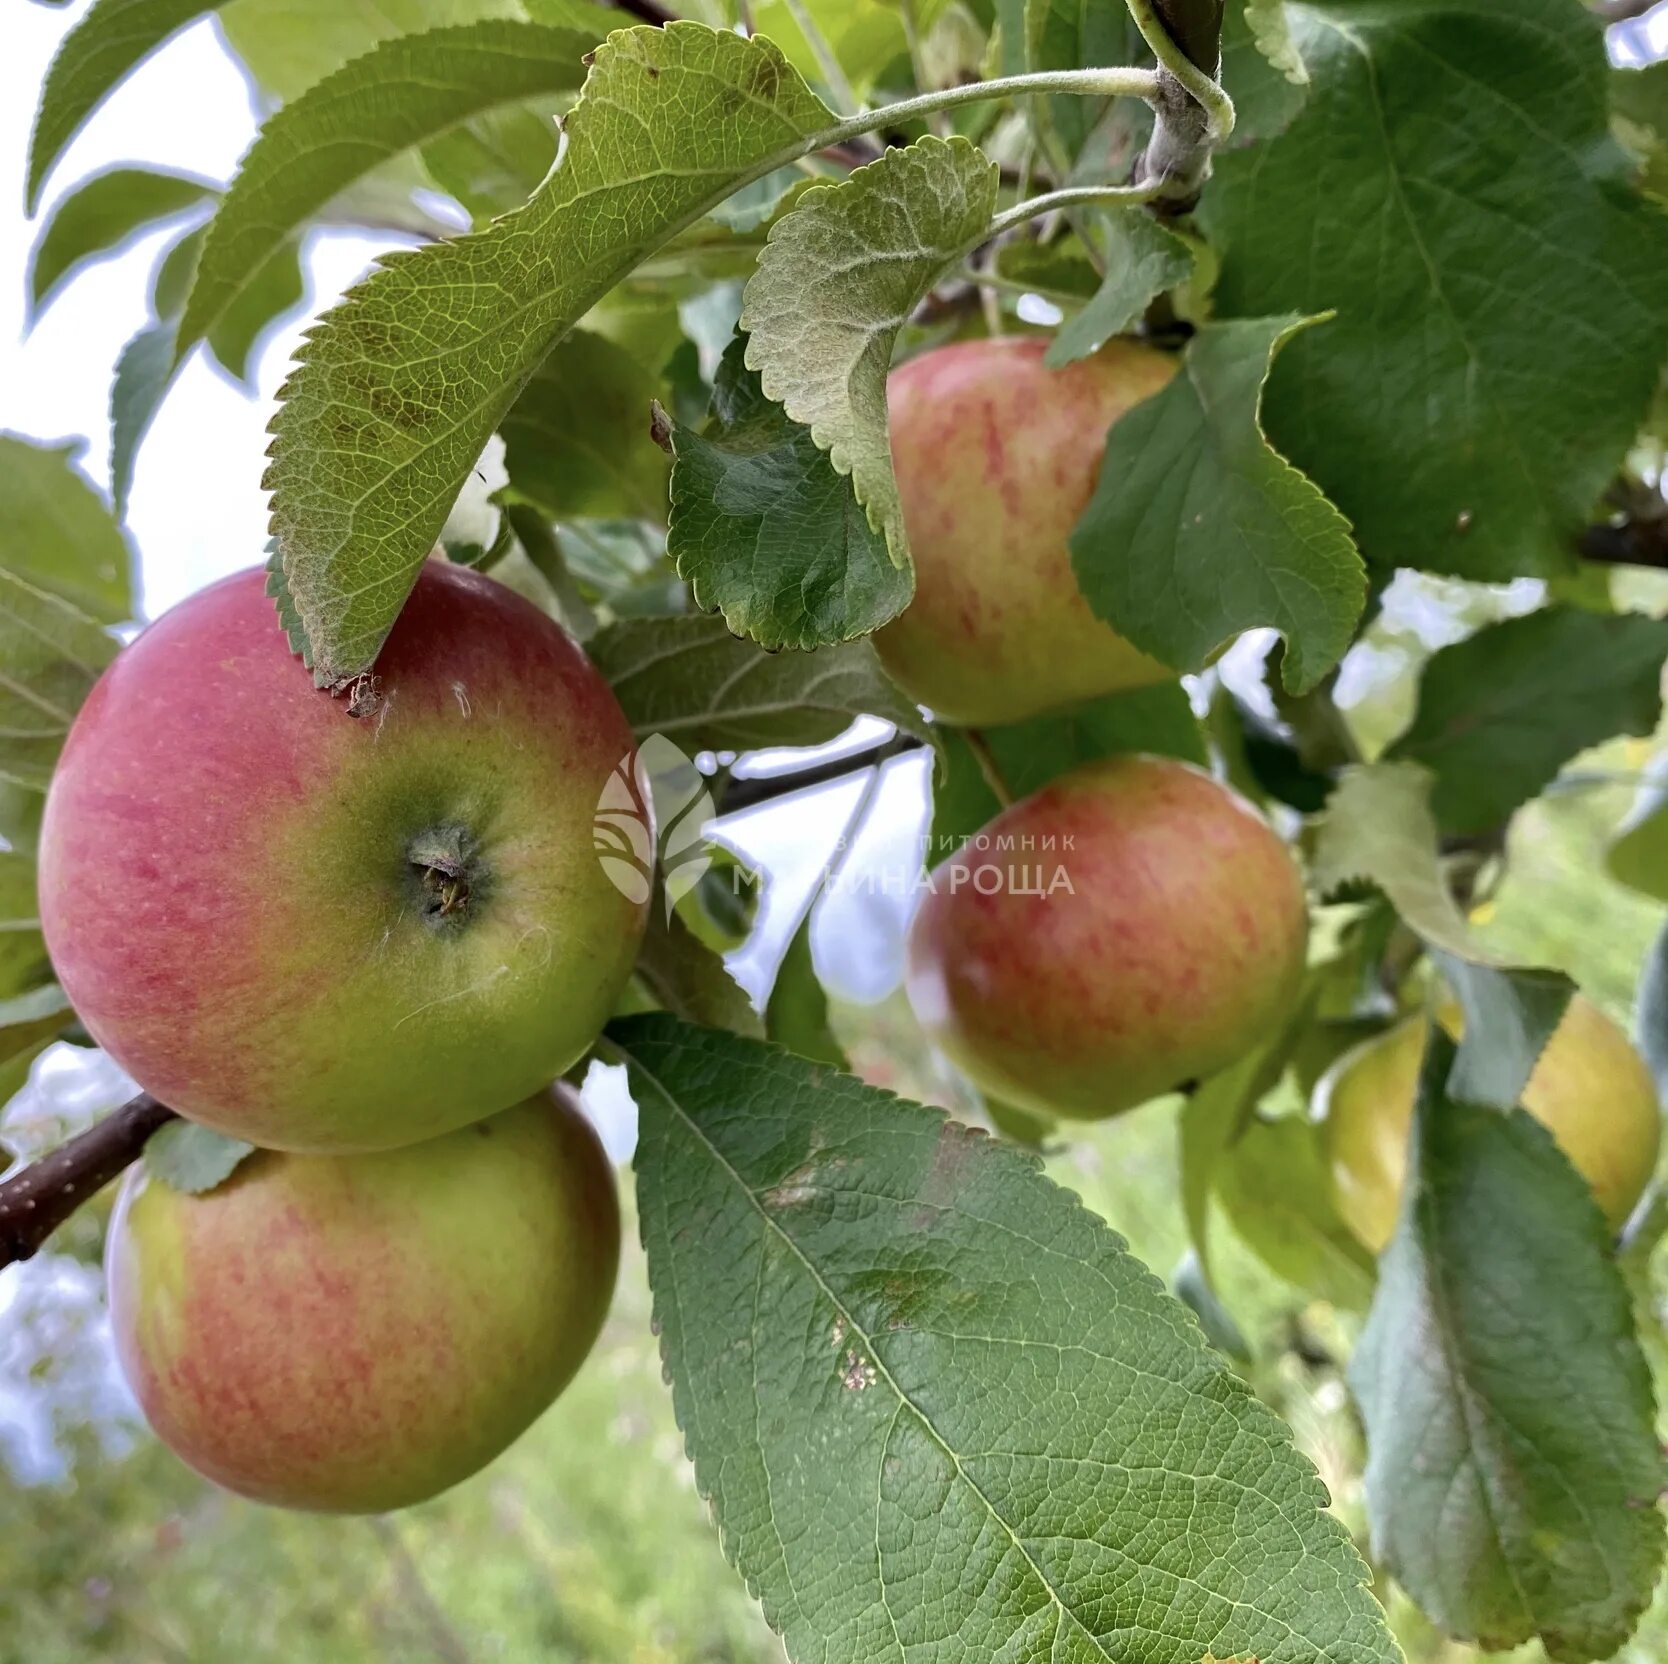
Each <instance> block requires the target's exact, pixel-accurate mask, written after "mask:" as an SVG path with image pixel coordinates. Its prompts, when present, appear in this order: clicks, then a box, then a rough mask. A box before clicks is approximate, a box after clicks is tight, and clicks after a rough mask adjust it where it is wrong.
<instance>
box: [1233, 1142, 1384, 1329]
mask: <svg viewBox="0 0 1668 1664" xmlns="http://www.w3.org/2000/svg"><path fill="white" fill-rule="evenodd" d="M1216 1198H1217V1200H1218V1201H1219V1202H1220V1203H1221V1204H1222V1212H1223V1214H1224V1215H1225V1216H1226V1218H1227V1221H1228V1223H1229V1225H1230V1226H1231V1227H1232V1228H1233V1231H1234V1234H1235V1235H1236V1236H1237V1237H1239V1239H1240V1240H1241V1241H1242V1242H1243V1243H1245V1245H1246V1246H1247V1247H1248V1248H1249V1249H1250V1250H1251V1251H1252V1253H1254V1254H1255V1255H1256V1256H1257V1257H1258V1259H1260V1260H1261V1261H1262V1262H1263V1264H1264V1265H1266V1266H1267V1267H1268V1268H1269V1270H1271V1271H1273V1272H1274V1273H1275V1274H1276V1275H1277V1276H1280V1277H1283V1278H1285V1280H1286V1281H1287V1282H1288V1283H1291V1284H1292V1285H1293V1286H1294V1287H1296V1288H1300V1289H1302V1290H1303V1291H1304V1292H1305V1293H1307V1294H1312V1295H1314V1296H1316V1297H1317V1298H1318V1299H1321V1300H1327V1301H1330V1302H1331V1303H1332V1304H1333V1305H1335V1306H1338V1307H1341V1308H1342V1309H1343V1310H1345V1311H1365V1310H1366V1309H1367V1305H1368V1302H1369V1301H1371V1299H1372V1297H1373V1257H1372V1255H1371V1254H1369V1253H1368V1252H1367V1250H1366V1249H1365V1248H1363V1247H1362V1246H1361V1244H1360V1243H1359V1242H1358V1241H1357V1240H1356V1238H1355V1235H1354V1233H1353V1232H1352V1231H1351V1230H1350V1228H1349V1227H1348V1226H1347V1225H1346V1224H1345V1223H1344V1222H1343V1220H1342V1219H1341V1218H1340V1217H1339V1216H1338V1211H1337V1209H1336V1208H1335V1207H1334V1206H1333V1203H1332V1176H1331V1174H1330V1173H1329V1172H1328V1171H1327V1166H1326V1160H1325V1157H1324V1155H1323V1154H1322V1151H1321V1145H1320V1133H1319V1129H1318V1127H1317V1126H1316V1125H1315V1123H1314V1122H1312V1121H1310V1120H1309V1119H1308V1118H1307V1117H1306V1116H1301V1115H1288V1116H1283V1117H1281V1118H1280V1119H1279V1120H1276V1121H1269V1120H1264V1119H1263V1118H1261V1117H1260V1116H1253V1117H1252V1118H1251V1119H1250V1121H1249V1122H1247V1124H1246V1125H1245V1127H1244V1128H1243V1130H1242V1131H1241V1133H1240V1136H1239V1137H1238V1138H1237V1139H1236V1140H1235V1142H1234V1143H1233V1144H1231V1145H1230V1146H1229V1147H1228V1148H1227V1150H1225V1151H1224V1152H1223V1156H1222V1160H1221V1161H1220V1163H1219V1164H1218V1166H1217V1169H1216Z"/></svg>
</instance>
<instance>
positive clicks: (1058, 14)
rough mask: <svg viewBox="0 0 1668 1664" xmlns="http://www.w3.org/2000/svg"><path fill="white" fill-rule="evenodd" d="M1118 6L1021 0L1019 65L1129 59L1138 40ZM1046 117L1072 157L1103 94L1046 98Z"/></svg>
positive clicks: (1095, 64)
mask: <svg viewBox="0 0 1668 1664" xmlns="http://www.w3.org/2000/svg"><path fill="white" fill-rule="evenodd" d="M1132 33H1133V31H1132V29H1131V26H1130V20H1129V16H1128V13H1127V12H1126V11H1125V9H1124V7H1123V6H1122V5H1116V4H1108V3H1107V0H1025V67H1026V68H1027V69H1032V70H1059V69H1100V68H1104V67H1105V66H1107V65H1109V64H1127V63H1133V62H1134V61H1135V60H1134V58H1133V57H1132V56H1131V53H1132V51H1136V50H1139V49H1140V47H1139V39H1138V38H1137V39H1136V40H1135V41H1134V42H1132V41H1131V35H1132ZM1046 108H1047V111H1048V122H1049V125H1050V126H1051V127H1052V128H1053V130H1054V132H1055V133H1057V134H1058V135H1059V139H1060V144H1061V146H1062V147H1063V148H1064V151H1065V159H1066V160H1067V161H1070V160H1072V159H1073V158H1075V157H1076V155H1077V153H1078V152H1079V151H1080V150H1081V149H1082V148H1083V143H1084V141H1085V140H1086V139H1087V138H1088V136H1089V134H1090V133H1091V132H1092V131H1093V130H1094V127H1095V124H1096V123H1097V122H1098V121H1099V120H1100V119H1101V117H1102V116H1103V115H1104V114H1105V113H1106V101H1105V100H1104V99H1090V98H1051V99H1049V100H1048V101H1047V106H1046Z"/></svg>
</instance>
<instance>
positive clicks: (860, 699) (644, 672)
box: [586, 617, 926, 752]
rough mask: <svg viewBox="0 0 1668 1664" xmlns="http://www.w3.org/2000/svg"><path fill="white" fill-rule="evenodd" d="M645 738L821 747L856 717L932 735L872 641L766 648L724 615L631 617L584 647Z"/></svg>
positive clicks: (718, 746) (696, 747)
mask: <svg viewBox="0 0 1668 1664" xmlns="http://www.w3.org/2000/svg"><path fill="white" fill-rule="evenodd" d="M586 651H587V652H589V654H590V655H591V658H592V660H593V661H594V662H595V664H596V666H597V668H598V669H599V670H600V671H601V672H602V674H603V675H604V676H605V677H607V679H608V681H609V683H610V684H611V685H612V687H613V689H614V693H615V696H616V697H617V698H618V699H619V701H620V704H621V706H622V707H623V708H624V710H625V713H626V716H627V717H628V718H629V719H630V721H631V725H632V727H633V728H634V729H635V730H636V732H637V733H638V735H639V736H641V737H647V736H648V735H650V734H660V735H662V736H664V737H665V738H666V739H668V740H671V741H672V742H673V743H675V744H676V745H679V746H681V747H682V748H683V749H684V750H685V751H687V752H697V751H754V750H759V749H761V748H764V747H768V746H777V745H788V746H807V745H821V744H823V743H825V742H826V741H828V740H831V739H833V738H834V737H835V736H836V735H838V734H841V733H843V732H844V731H845V730H846V729H847V728H848V727H850V726H851V724H852V722H854V721H855V720H856V719H857V718H858V717H859V716H877V717H881V718H883V719H884V720H885V721H887V722H891V723H895V724H896V725H897V726H898V727H900V728H905V729H908V730H909V731H911V732H913V733H917V734H922V735H923V736H924V735H925V732H926V723H925V720H924V719H923V718H922V716H921V714H920V712H919V711H917V710H916V709H915V707H914V706H913V705H910V704H908V703H907V701H905V700H904V699H903V697H902V696H901V695H900V694H899V693H898V691H897V689H896V688H894V687H893V686H892V684H891V683H890V682H889V681H888V680H887V679H886V676H885V673H884V672H883V671H882V670H881V668H880V661H879V660H878V659H876V657H875V654H874V649H873V648H872V647H870V645H869V644H868V643H867V642H866V641H854V642H850V643H848V644H846V645H844V646H840V647H824V648H822V649H821V650H820V651H818V652H815V653H792V652H784V653H767V652H765V651H764V650H763V649H762V648H760V647H758V646H756V645H755V644H754V643H753V642H750V641H740V640H738V639H737V638H736V637H735V636H732V635H731V634H730V632H729V631H728V630H727V629H725V627H724V621H723V620H722V619H721V618H697V617H683V618H633V619H624V620H622V621H621V622H619V623H617V624H611V625H609V626H608V628H607V629H605V630H602V631H600V632H599V633H598V634H597V635H596V636H594V637H593V638H592V639H591V641H590V642H589V643H588V644H587V648H586Z"/></svg>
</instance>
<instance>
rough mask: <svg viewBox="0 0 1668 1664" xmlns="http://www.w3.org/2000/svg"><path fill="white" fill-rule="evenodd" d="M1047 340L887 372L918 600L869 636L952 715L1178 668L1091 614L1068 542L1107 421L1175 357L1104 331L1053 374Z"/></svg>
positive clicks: (885, 660)
mask: <svg viewBox="0 0 1668 1664" xmlns="http://www.w3.org/2000/svg"><path fill="white" fill-rule="evenodd" d="M1047 346H1048V343H1047V342H1046V341H1043V340H1040V339H1036V338H1032V337H1006V338H1004V339H1001V340H986V341H967V342H960V343H957V344H955V345H953V346H947V347H939V348H936V349H935V350H933V351H931V352H925V353H922V354H921V355H920V357H918V358H912V359H910V360H909V362H908V363H906V364H904V365H902V366H901V367H900V368H899V369H897V370H895V371H894V372H893V373H892V375H891V377H890V379H889V380H888V382H887V389H886V399H887V406H888V410H889V413H890V418H889V419H890V425H891V434H892V466H893V470H894V472H895V473H896V475H897V481H898V491H899V494H900V497H901V499H902V502H903V511H904V524H905V525H906V526H907V528H908V531H909V543H910V548H911V550H912V552H913V554H914V559H915V598H914V600H913V601H912V602H911V603H910V605H909V606H908V608H907V609H906V610H905V611H904V612H903V614H902V615H901V616H900V617H899V618H897V619H895V620H894V621H893V622H892V623H890V624H888V625H887V626H886V627H885V628H884V629H883V630H881V631H880V632H879V633H878V634H877V635H876V636H875V638H874V641H875V647H876V650H877V651H878V652H879V654H880V659H881V663H882V664H883V665H885V667H886V670H887V672H888V674H889V675H890V676H891V677H892V679H893V680H894V681H895V682H896V683H897V684H898V686H899V687H900V688H902V689H903V690H904V692H906V693H907V694H908V695H909V696H910V698H911V699H914V700H915V701H917V702H918V703H919V704H922V705H926V706H928V707H929V708H930V709H931V710H932V711H933V712H934V713H935V714H936V715H938V716H940V717H943V718H944V719H945V720H946V721H948V722H956V723H963V724H969V725H973V726H977V725H980V724H999V723H1006V722H1018V721H1020V720H1022V719H1023V718H1025V717H1029V716H1035V715H1037V714H1038V713H1039V712H1042V711H1049V710H1055V709H1058V708H1059V707H1061V706H1065V705H1075V704H1081V703H1082V702H1083V701H1084V700H1086V699H1093V698H1098V697H1099V696H1100V695H1102V694H1107V693H1116V692H1118V691H1119V690H1120V689H1123V688H1133V687H1145V686H1148V685H1150V684H1151V683H1154V682H1163V681H1168V680H1171V679H1172V678H1173V677H1174V676H1175V674H1176V673H1175V672H1174V671H1173V670H1171V669H1169V668H1168V667H1167V666H1165V665H1161V664H1159V663H1158V662H1157V661H1156V660H1153V659H1149V658H1148V657H1146V655H1145V654H1143V653H1140V652H1138V651H1137V650H1136V649H1135V648H1133V647H1132V646H1130V644H1129V643H1128V642H1127V641H1125V640H1124V639H1123V637H1122V636H1120V635H1118V634H1117V633H1116V632H1115V631H1114V630H1113V629H1112V627H1111V626H1110V625H1108V624H1104V623H1102V622H1101V620H1100V619H1098V618H1096V617H1095V615H1094V614H1093V613H1092V612H1091V611H1090V610H1089V603H1088V602H1087V601H1085V600H1084V599H1083V595H1082V592H1081V591H1080V590H1079V589H1078V587H1077V579H1076V577H1075V575H1074V574H1073V572H1072V569H1071V552H1070V550H1069V549H1068V548H1067V544H1066V540H1067V538H1068V537H1069V536H1070V535H1071V532H1072V528H1073V527H1074V526H1075V525H1076V524H1077V521H1078V518H1079V516H1080V515H1081V514H1082V513H1083V510H1084V509H1085V508H1086V507H1087V506H1088V502H1089V498H1090V496H1091V495H1092V494H1093V492H1094V487H1095V479H1096V477H1097V475H1098V474H1099V472H1100V464H1101V458H1102V456H1103V454H1104V452H1105V449H1106V430H1107V429H1108V428H1109V427H1110V426H1111V425H1112V423H1113V422H1114V421H1115V420H1116V419H1117V418H1118V417H1119V416H1121V415H1123V413H1124V412H1125V411H1126V410H1128V409H1129V408H1130V407H1131V406H1132V405H1136V404H1139V403H1140V402H1141V401H1142V400H1143V399H1146V398H1149V397H1151V396H1152V395H1153V394H1154V393H1157V392H1158V391H1159V390H1160V389H1161V388H1162V387H1163V386H1164V385H1165V383H1166V382H1168V381H1169V379H1170V377H1171V376H1172V375H1173V374H1174V373H1175V365H1176V361H1175V359H1174V358H1173V357H1172V356H1170V355H1169V354H1167V353H1162V352H1158V351H1156V350H1155V349H1154V348H1152V347H1147V346H1142V345H1140V344H1139V343H1137V342H1132V341H1113V342H1110V343H1109V344H1108V345H1107V346H1105V347H1104V348H1102V349H1101V351H1100V352H1098V353H1097V354H1096V355H1095V356H1094V357H1093V358H1090V359H1085V360H1082V361H1080V362H1078V363H1076V364H1071V365H1068V366H1067V367H1066V368H1064V369H1060V370H1050V369H1047V368H1045V367H1044V365H1043V361H1042V358H1043V353H1044V352H1045V351H1046V350H1047Z"/></svg>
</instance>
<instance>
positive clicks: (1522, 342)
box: [1203, 0, 1668, 579]
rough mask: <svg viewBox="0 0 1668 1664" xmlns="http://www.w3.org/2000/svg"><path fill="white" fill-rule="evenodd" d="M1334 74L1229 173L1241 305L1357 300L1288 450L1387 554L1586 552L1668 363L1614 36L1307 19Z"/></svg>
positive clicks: (1458, 12) (1223, 194) (1404, 19)
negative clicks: (1587, 525) (1613, 94)
mask: <svg viewBox="0 0 1668 1664" xmlns="http://www.w3.org/2000/svg"><path fill="white" fill-rule="evenodd" d="M1290 17H1291V19H1292V26H1293V30H1294V32H1295V36H1296V40H1297V44H1298V46H1299V48H1300V50H1301V53H1302V57H1303V61H1304V62H1305V64H1306V65H1307V67H1308V70H1309V74H1310V77H1311V81H1312V85H1311V87H1310V90H1309V98H1308V102H1307V104H1306V105H1305V107H1304V109H1303V111H1302V113H1301V114H1300V115H1299V116H1298V117H1297V119H1296V120H1295V121H1294V122H1293V123H1292V124H1291V126H1290V127H1289V128H1287V130H1286V131H1285V132H1284V133H1283V134H1281V135H1280V136H1279V137H1278V138H1275V139H1272V140H1270V141H1268V142H1266V143H1264V144H1260V145H1257V146H1255V147H1253V148H1252V149H1250V150H1247V151H1239V152H1230V153H1228V154H1226V155H1224V156H1222V157H1220V158H1219V159H1218V163H1217V169H1216V177H1215V180H1214V181H1213V183H1212V185H1211V187H1210V189H1209V191H1208V192H1207V195H1206V199H1205V204H1204V209H1203V215H1204V219H1205V222H1206V225H1207V229H1208V230H1209V231H1210V233H1211V234H1212V238H1213V241H1215V242H1216V243H1217V245H1218V246H1220V247H1222V248H1223V249H1224V250H1225V255H1224V261H1223V266H1222V272H1221V277H1220V279H1219V281H1218V284H1217V288H1216V303H1217V306H1218V308H1219V309H1220V311H1221V312H1222V313H1224V314H1227V315H1230V316H1234V315H1237V316H1242V317H1254V316H1258V315H1260V314H1263V313H1267V312H1272V311H1275V310H1285V309H1287V308H1295V309H1297V310H1300V311H1303V312H1315V311H1319V310H1320V309H1322V308H1325V307H1335V308H1336V309H1337V312H1338V316H1337V320H1336V321H1335V322H1334V323H1333V324H1332V325H1331V326H1330V327H1329V328H1327V329H1325V330H1317V331H1314V332H1313V333H1312V334H1309V335H1307V336H1304V337H1301V338H1300V339H1298V340H1296V341H1294V342H1293V343H1292V345H1291V348H1290V350H1289V351H1287V352H1286V353H1284V354H1283V355H1282V357H1281V359H1280V362H1279V364H1278V365H1277V366H1276V367H1275V370H1274V374H1273V376H1272V377H1271V378H1270V382H1269V389H1268V398H1267V401H1266V418H1267V422H1268V430H1269V434H1270V437H1271V438H1272V439H1273V441H1274V443H1275V444H1276V445H1277V446H1278V447H1279V449H1280V450H1281V452H1282V453H1283V454H1284V455H1286V456H1289V457H1290V458H1291V459H1292V460H1293V461H1294V462H1295V463H1296V464H1297V465H1298V466H1299V467H1301V468H1302V469H1303V470H1304V471H1305V472H1306V473H1309V474H1311V475H1312V476H1313V477H1314V479H1315V480H1316V481H1317V482H1318V484H1319V485H1320V486H1321V487H1322V488H1323V489H1324V490H1325V491H1326V492H1327V494H1328V495H1329V496H1331V497H1332V498H1333V499H1334V500H1335V501H1336V502H1337V503H1338V505H1339V506H1340V507H1341V508H1342V509H1343V511H1344V513H1345V514H1347V515H1348V516H1349V518H1350V520H1351V522H1352V523H1353V524H1354V526H1355V528H1356V531H1357V534H1358V537H1359V539H1360V543H1361V547H1362V549H1363V551H1364V552H1365V553H1366V555H1367V557H1368V558H1369V559H1370V560H1371V561H1372V562H1374V564H1376V565H1379V566H1383V567H1391V566H1418V567H1424V568H1426V569H1428V570H1432V571H1438V572H1450V573H1454V574H1457V575H1459V576H1463V577H1469V578H1479V579H1504V578H1508V577H1512V576H1515V575H1518V574H1540V575H1547V574H1551V573H1554V572H1557V571H1560V570H1562V569H1564V568H1566V567H1568V566H1570V565H1571V564H1573V562H1572V557H1571V554H1570V549H1569V545H1570V540H1571V538H1572V536H1573V534H1574V533H1575V532H1576V530H1577V529H1578V528H1579V527H1580V526H1581V525H1582V524H1583V523H1584V522H1585V520H1586V518H1587V516H1588V515H1589V514H1590V513H1591V511H1592V507H1593V503H1594V502H1595V500H1596V499H1597V498H1598V496H1599V493H1600V492H1601V491H1602V490H1603V488H1604V487H1605V485H1606V484H1607V483H1608V482H1609V480H1610V478H1611V475H1612V474H1613V473H1614V471H1615V469H1616V467H1617V465H1618V464H1619V463H1620V461H1621V459H1622V456H1623V453H1624V452H1625V451H1626V449H1627V446H1628V444H1629V443H1630V441H1631V440H1632V438H1633V436H1634V433H1635V431H1636V430H1637V428H1638V426H1639V424H1640V422H1641V421H1642V420H1643V418H1644V415H1645V412H1646V410H1647V408H1648V406H1649V404H1650V399H1651V395H1652V393H1653V391H1654V389H1655V386H1656V378H1657V371H1658V369H1659V367H1660V365H1661V364H1662V361H1663V358H1664V356H1665V354H1668V288H1665V286H1664V285H1663V282H1662V273H1663V270H1664V268H1665V267H1668V221H1665V220H1664V219H1663V218H1662V217H1661V215H1660V214H1658V213H1657V212H1655V210H1654V209H1652V208H1651V207H1650V206H1649V205H1648V204H1646V203H1645V202H1644V201H1643V200H1642V199H1640V198H1639V197H1637V196H1636V195H1633V194H1631V193H1629V192H1628V191H1627V190H1626V189H1625V188H1624V185H1623V176H1624V172H1625V158H1624V157H1623V155H1622V153H1621V151H1620V149H1619V148H1618V147H1617V146H1616V145H1615V144H1614V143H1613V142H1612V141H1611V140H1610V139H1609V138H1608V137H1607V132H1606V125H1607V121H1608V114H1609V112H1608V98H1609V71H1608V68H1607V65H1606V62H1605V53H1604V44H1603V38H1602V32H1601V30H1600V28H1599V26H1598V24H1597V23H1596V21H1595V20H1594V19H1593V17H1592V16H1591V15H1590V14H1589V13H1588V12H1587V11H1586V9H1585V8H1583V7H1581V6H1576V5H1571V4H1569V3H1568V0H1514V3H1513V4H1511V5H1500V4H1498V3H1497V0H1399V3H1396V4H1391V5H1378V6H1375V5H1367V4H1362V3H1361V0H1332V3H1320V4H1314V5H1304V6H1301V7H1294V8H1292V9H1291V11H1290Z"/></svg>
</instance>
